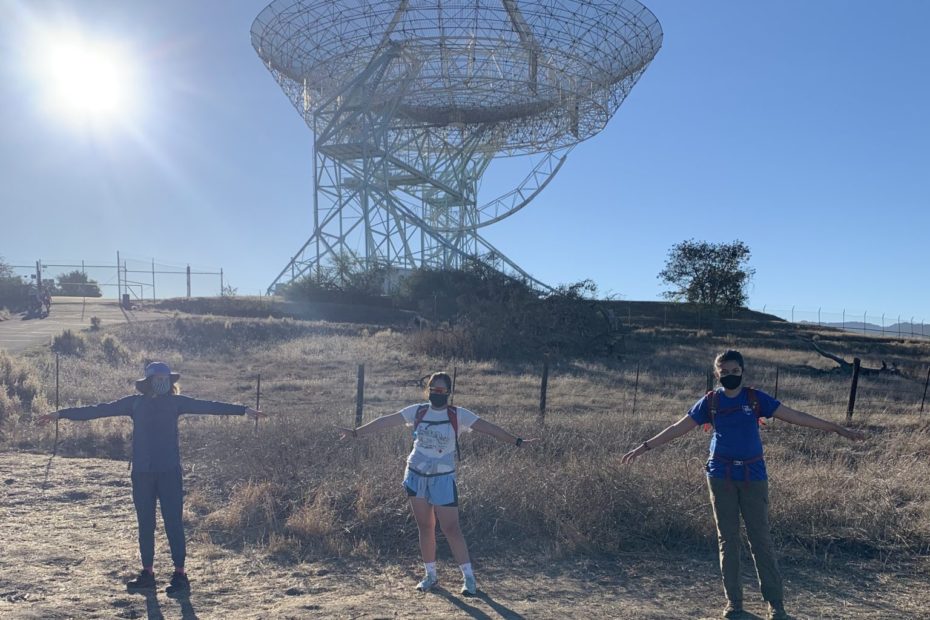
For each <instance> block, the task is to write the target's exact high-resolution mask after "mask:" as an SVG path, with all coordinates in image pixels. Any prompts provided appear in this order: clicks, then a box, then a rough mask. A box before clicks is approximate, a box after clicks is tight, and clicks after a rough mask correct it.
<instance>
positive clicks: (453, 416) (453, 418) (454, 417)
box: [446, 405, 462, 461]
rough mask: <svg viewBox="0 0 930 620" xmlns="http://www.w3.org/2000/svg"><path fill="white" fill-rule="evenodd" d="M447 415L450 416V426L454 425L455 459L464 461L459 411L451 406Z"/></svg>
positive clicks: (447, 409) (447, 410)
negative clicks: (461, 449)
mask: <svg viewBox="0 0 930 620" xmlns="http://www.w3.org/2000/svg"><path fill="white" fill-rule="evenodd" d="M446 415H448V416H449V424H451V425H452V432H453V433H454V434H455V458H456V460H459V461H460V460H462V455H461V453H460V452H459V410H458V407H453V406H452V405H449V406H448V407H447V408H446Z"/></svg>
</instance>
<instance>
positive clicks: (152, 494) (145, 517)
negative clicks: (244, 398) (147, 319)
mask: <svg viewBox="0 0 930 620" xmlns="http://www.w3.org/2000/svg"><path fill="white" fill-rule="evenodd" d="M179 378H180V375H179V374H177V373H173V372H171V369H170V368H169V366H168V365H167V364H165V363H164V362H152V363H150V364H148V365H147V366H146V367H145V376H144V377H143V378H141V379H139V380H138V381H136V389H137V390H138V391H139V392H140V393H139V394H133V395H131V396H126V397H124V398H121V399H119V400H116V401H113V402H110V403H101V404H99V405H91V406H88V407H72V408H69V409H62V410H60V411H56V412H53V413H48V414H46V415H43V416H39V417H38V418H37V419H36V422H37V423H39V424H48V423H49V422H52V421H54V420H58V419H63V420H75V421H77V420H94V419H97V418H107V417H114V416H129V417H131V418H132V427H133V432H132V501H133V504H134V505H135V508H136V518H137V519H138V522H139V554H140V555H141V559H142V571H141V572H140V573H139V576H138V577H136V578H135V579H133V580H132V581H130V582H129V583H127V584H126V588H127V589H128V590H129V591H146V590H153V589H154V588H155V586H156V582H155V571H154V560H155V503H156V500H157V501H158V502H159V503H160V504H161V515H162V520H163V521H164V524H165V534H166V535H167V536H168V545H169V547H170V548H171V559H172V561H173V562H174V574H173V575H172V577H171V583H170V585H169V586H168V588H167V589H166V590H165V591H166V593H167V594H168V595H169V596H180V595H184V594H186V593H187V592H189V591H190V582H189V580H188V578H187V574H186V573H185V571H184V561H185V558H186V554H187V549H186V543H185V540H184V523H183V520H182V517H181V515H182V512H183V497H184V489H183V483H182V479H181V454H180V451H179V448H178V418H179V417H180V416H181V415H184V414H207V415H243V414H245V415H247V416H249V417H251V418H255V419H257V418H259V417H264V414H263V413H262V412H260V411H257V410H255V409H252V408H251V407H246V406H245V405H233V404H231V403H222V402H216V401H210V400H198V399H196V398H190V397H188V396H181V394H180V388H179V387H178V385H177V381H178V379H179Z"/></svg>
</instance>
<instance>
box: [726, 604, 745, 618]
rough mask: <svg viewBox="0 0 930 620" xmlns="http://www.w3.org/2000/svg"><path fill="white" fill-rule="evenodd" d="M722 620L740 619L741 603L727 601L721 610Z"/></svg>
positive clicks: (741, 614) (741, 612)
mask: <svg viewBox="0 0 930 620" xmlns="http://www.w3.org/2000/svg"><path fill="white" fill-rule="evenodd" d="M723 617H724V618H742V617H743V601H727V606H726V607H724V608H723Z"/></svg>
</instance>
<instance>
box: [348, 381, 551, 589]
mask: <svg viewBox="0 0 930 620" xmlns="http://www.w3.org/2000/svg"><path fill="white" fill-rule="evenodd" d="M427 385H428V395H429V402H428V403H420V404H416V405H410V406H409V407H405V408H403V409H401V410H400V411H398V412H397V413H392V414H390V415H385V416H381V417H380V418H378V419H376V420H372V421H371V422H369V423H368V424H365V425H364V426H360V427H358V428H354V429H352V428H343V429H340V430H342V431H343V435H342V437H343V439H344V438H346V437H356V438H357V437H363V436H365V435H369V434H371V433H375V432H378V431H381V430H384V429H386V428H391V427H394V426H400V425H402V424H406V425H407V426H410V427H413V437H414V441H413V450H412V451H411V452H410V456H408V457H407V469H406V472H405V474H404V490H405V491H406V493H407V496H408V497H409V498H410V508H411V510H412V511H413V516H414V518H415V519H416V521H417V528H418V529H419V530H420V553H421V554H422V556H423V563H424V566H425V568H426V577H425V578H424V579H423V580H422V581H420V583H418V584H417V590H420V591H422V592H426V591H428V590H430V589H431V588H432V587H433V586H435V585H436V584H437V583H439V578H438V577H437V575H436V521H439V526H440V527H441V528H442V532H443V534H445V536H446V540H448V541H449V546H450V547H451V548H452V555H453V556H454V557H455V561H456V562H457V563H458V564H459V568H461V569H462V576H463V578H464V583H463V585H462V594H464V595H466V596H473V595H475V594H476V593H477V591H478V590H477V586H476V584H475V575H474V572H473V571H472V567H471V560H470V559H469V556H468V546H467V545H466V544H465V537H464V536H463V535H462V528H461V527H460V525H459V509H458V499H459V498H458V489H457V487H456V484H455V462H456V455H457V453H458V435H459V433H462V432H468V431H472V430H475V431H478V432H479V433H485V434H487V435H491V436H492V437H494V438H495V439H498V440H499V441H503V442H505V443H510V444H513V445H515V446H517V447H520V446H522V445H523V444H526V443H530V442H532V441H535V439H523V438H521V437H517V436H516V435H512V434H511V433H509V432H507V431H505V430H504V429H502V428H501V427H499V426H496V425H494V424H491V423H490V422H488V421H487V420H482V419H481V418H479V417H478V416H477V415H475V414H474V413H473V412H471V411H469V410H468V409H464V408H462V407H453V406H451V405H449V404H448V402H449V395H450V392H451V389H452V378H451V377H449V375H448V374H447V373H444V372H437V373H434V374H433V375H431V376H430V379H429V383H428V384H427Z"/></svg>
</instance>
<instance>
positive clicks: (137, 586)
mask: <svg viewBox="0 0 930 620" xmlns="http://www.w3.org/2000/svg"><path fill="white" fill-rule="evenodd" d="M126 589H127V590H129V591H130V592H142V591H145V590H154V589H155V573H150V572H149V571H147V570H143V571H142V572H140V573H139V576H138V577H136V578H135V579H133V580H132V581H129V582H127V583H126Z"/></svg>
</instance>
